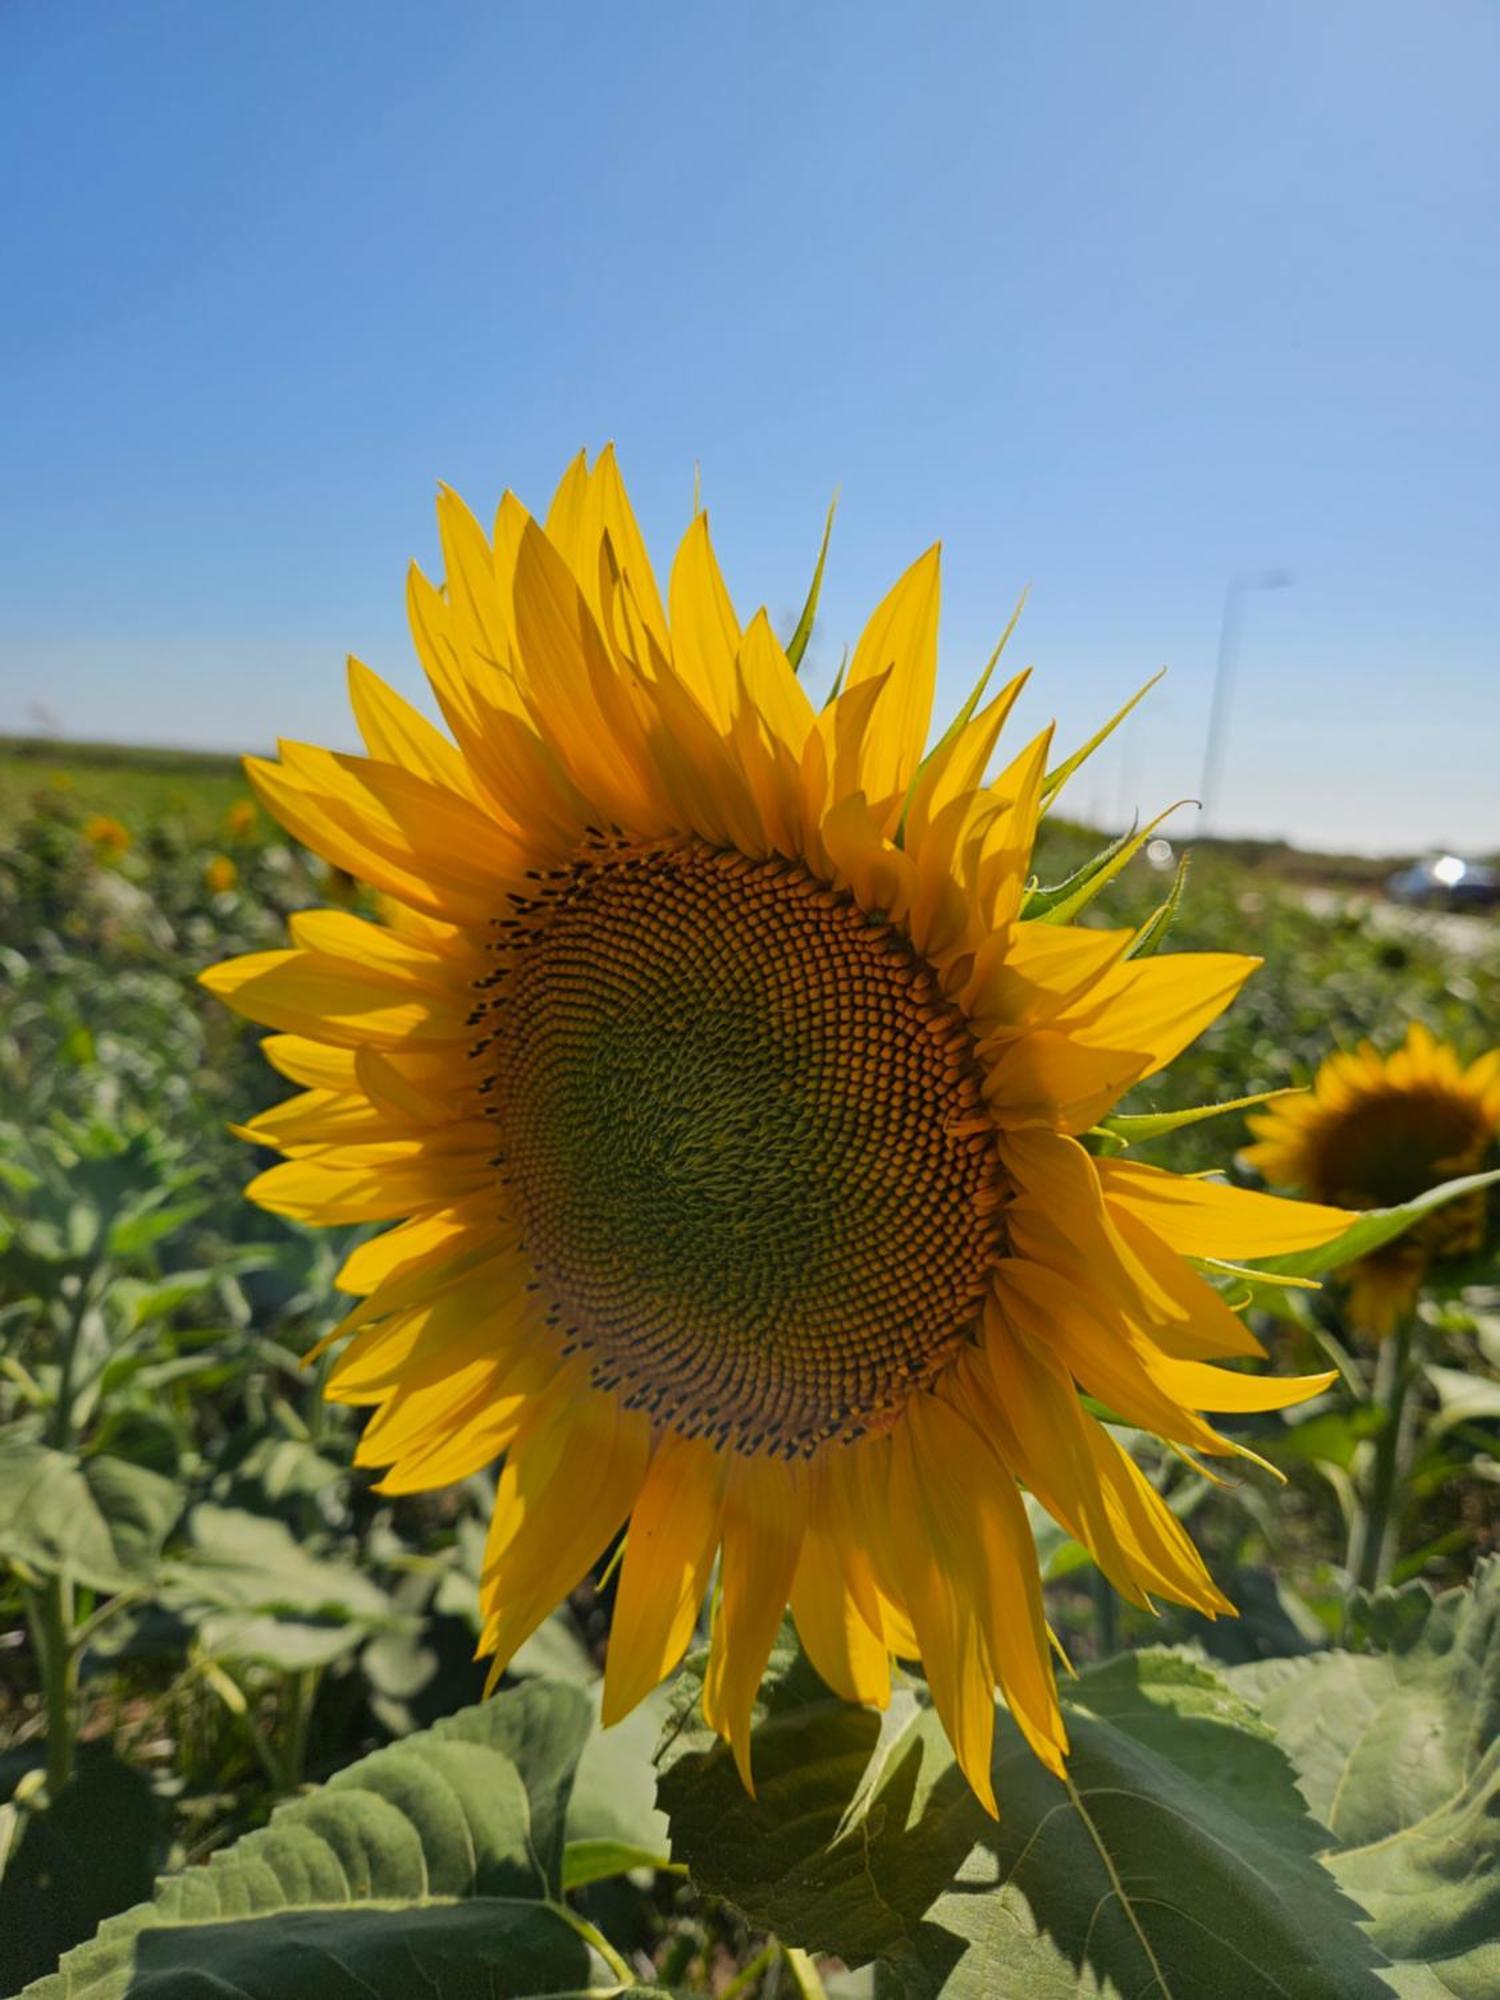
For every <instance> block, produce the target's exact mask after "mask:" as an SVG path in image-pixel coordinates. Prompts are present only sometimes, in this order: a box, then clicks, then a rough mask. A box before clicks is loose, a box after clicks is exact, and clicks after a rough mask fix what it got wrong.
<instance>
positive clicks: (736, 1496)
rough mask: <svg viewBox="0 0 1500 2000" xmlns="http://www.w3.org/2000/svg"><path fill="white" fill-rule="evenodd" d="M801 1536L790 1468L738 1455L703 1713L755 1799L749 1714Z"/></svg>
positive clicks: (729, 1484) (728, 1487)
mask: <svg viewBox="0 0 1500 2000" xmlns="http://www.w3.org/2000/svg"><path fill="white" fill-rule="evenodd" d="M802 1530H803V1518H802V1505H801V1501H800V1498H799V1495H798V1493H797V1490H796V1485H795V1483H794V1476H793V1472H792V1468H791V1467H790V1466H788V1465H787V1464H785V1463H784V1462H783V1461H782V1460H780V1459H776V1458H744V1457H737V1458H736V1459H735V1461H734V1462H733V1464H732V1465H731V1466H730V1468H729V1472H728V1476H727V1478H726V1481H725V1492H724V1546H723V1553H722V1555H721V1557H720V1563H719V1574H720V1580H721V1581H720V1591H719V1603H718V1609H717V1613H716V1616H715V1619H714V1630H713V1648H712V1651H711V1653H710V1655H709V1662H708V1672H707V1675H706V1676H705V1678H704V1683H703V1713H704V1716H705V1717H706V1718H707V1720H708V1723H709V1726H710V1727H711V1728H713V1729H716V1730H717V1731H718V1732H719V1734H720V1735H721V1736H723V1737H725V1738H727V1739H728V1741H729V1743H730V1744H731V1745H732V1746H733V1749H734V1761H735V1764H736V1765H737V1766H738V1769H739V1773H740V1777H741V1779H742V1780H743V1781H744V1785H745V1789H746V1791H748V1792H749V1793H750V1794H751V1796H752V1797H753V1796H754V1793H755V1784H754V1780H753V1778H752V1776H751V1772H750V1712H751V1709H752V1707H753V1705H754V1702H755V1694H756V1689H757V1688H758V1687H759V1685H760V1679H761V1675H762V1674H763V1673H764V1672H765V1668H766V1661H767V1660H768V1659H769V1658H770V1656H771V1647H772V1645H773V1643H774V1642H775V1638H776V1634H777V1632H778V1631H779V1630H780V1627H781V1620H782V1615H783V1613H784V1612H785V1610H786V1605H787V1598H788V1595H789V1594H790V1591H791V1587H792V1578H793V1576H794V1575H795V1573H796V1570H797V1556H798V1551H799V1548H800V1546H801V1542H802Z"/></svg>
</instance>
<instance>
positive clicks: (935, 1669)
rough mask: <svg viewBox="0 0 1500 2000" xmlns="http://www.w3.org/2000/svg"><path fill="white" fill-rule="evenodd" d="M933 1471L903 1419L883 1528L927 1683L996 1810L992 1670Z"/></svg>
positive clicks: (975, 1781) (956, 1748)
mask: <svg viewBox="0 0 1500 2000" xmlns="http://www.w3.org/2000/svg"><path fill="white" fill-rule="evenodd" d="M927 1470H928V1468H927V1467H926V1466H925V1465H919V1464H918V1462H917V1459H916V1456H915V1448H914V1443H913V1432H912V1426H911V1423H910V1422H909V1421H906V1420H904V1421H903V1422H901V1423H899V1424H898V1425H897V1426H896V1429H895V1431H894V1432H893V1434H892V1436H891V1441H890V1484H889V1491H888V1500H887V1506H886V1509H885V1511H884V1512H883V1513H882V1515H881V1517H880V1521H879V1527H878V1532H879V1534H880V1536H881V1538H882V1541H883V1544H884V1546H885V1547H886V1548H887V1550H888V1552H889V1556H890V1560H891V1563H892V1567H893V1569H894V1571H895V1573H896V1575H897V1577H898V1579H899V1582H900V1586H901V1592H902V1595H903V1597H904V1598H905V1600H906V1605H907V1608H908V1610H909V1611H910V1613H911V1620H912V1624H913V1626H914V1627H915V1628H916V1637H917V1643H918V1645H919V1646H920V1647H921V1651H922V1667H923V1671H924V1672H925V1673H926V1675H927V1685H928V1687H929V1688H930V1689H931V1691H932V1699H933V1703H934V1705H935V1707H936V1709H937V1712H938V1714H939V1716H940V1717H941V1719H942V1724H943V1728H944V1730H945V1731H946V1732H947V1736H948V1741H949V1742H950V1743H951V1744H952V1745H953V1754H954V1756H955V1757H956V1758H957V1759H958V1764H959V1768H960V1769H961V1770H962V1772H963V1774H964V1776H965V1777H966V1778H967V1779H968V1781H969V1783H970V1785H971V1786H972V1787H973V1790H974V1794H975V1796H976V1797H977V1798H978V1800H979V1802H980V1804H981V1805H982V1806H984V1808H985V1810H986V1811H987V1812H989V1813H994V1812H995V1810H996V1807H995V1788H994V1783H993V1780H992V1778H991V1776H990V1751H991V1746H992V1744H993V1741H994V1733H995V1693H994V1679H995V1676H994V1670H993V1668H992V1666H991V1664H990V1660H989V1654H988V1651H987V1647H986V1638H985V1632H984V1627H983V1622H982V1620H981V1617H980V1613H979V1610H978V1607H977V1606H976V1604H975V1601H974V1596H973V1594H972V1591H971V1590H970V1588H969V1587H968V1583H969V1579H968V1578H967V1577H964V1578H956V1577H955V1576H954V1575H953V1574H952V1572H951V1570H950V1568H949V1567H948V1562H949V1559H950V1558H951V1556H952V1554H953V1551H952V1550H951V1549H950V1547H949V1546H948V1545H947V1542H946V1539H945V1537H944V1534H943V1526H942V1523H941V1522H940V1520H939V1519H937V1518H935V1515H934V1509H933V1506H932V1504H931V1503H930V1500H929V1494H928V1490H927V1484H926V1473H927Z"/></svg>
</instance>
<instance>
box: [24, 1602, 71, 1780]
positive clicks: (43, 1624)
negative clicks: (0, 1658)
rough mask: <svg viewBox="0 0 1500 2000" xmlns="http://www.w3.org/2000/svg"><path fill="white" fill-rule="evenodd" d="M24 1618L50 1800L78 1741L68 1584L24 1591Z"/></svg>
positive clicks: (66, 1775)
mask: <svg viewBox="0 0 1500 2000" xmlns="http://www.w3.org/2000/svg"><path fill="white" fill-rule="evenodd" d="M26 1609H27V1615H28V1618H29V1620H30V1623H31V1633H32V1640H33V1643H34V1644H35V1646H36V1652H37V1665H38V1667H39V1668H40V1670H41V1677H42V1699H43V1702H44V1703H45V1706H46V1713H47V1793H48V1796H49V1798H51V1799H52V1800H53V1802H54V1803H55V1802H56V1799H57V1796H58V1794H59V1792H61V1790H62V1788H63V1786H64V1785H66V1784H67V1782H68V1780H69V1779H70V1778H71V1777H72V1775H73V1763H74V1754H73V1753H74V1745H75V1743H76V1741H77V1737H78V1647H77V1644H76V1642H75V1640H74V1636H73V1630H72V1625H73V1586H72V1584H71V1583H69V1582H68V1581H67V1580H66V1579H65V1578H63V1577H60V1576H54V1577H49V1578H48V1579H47V1581H46V1583H45V1584H44V1585H43V1586H42V1588H41V1590H40V1591H37V1592H28V1593H27V1605H26Z"/></svg>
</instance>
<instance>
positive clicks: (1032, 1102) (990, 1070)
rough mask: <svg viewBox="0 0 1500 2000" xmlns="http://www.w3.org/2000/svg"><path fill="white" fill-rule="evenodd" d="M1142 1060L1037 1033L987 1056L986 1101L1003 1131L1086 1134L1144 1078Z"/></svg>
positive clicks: (1050, 1032)
mask: <svg viewBox="0 0 1500 2000" xmlns="http://www.w3.org/2000/svg"><path fill="white" fill-rule="evenodd" d="M1145 1064H1146V1057H1145V1056H1144V1055H1138V1054H1134V1053H1131V1052H1129V1051H1127V1052H1126V1053H1124V1054H1122V1053H1121V1052H1120V1051H1119V1050H1118V1049H1095V1048H1088V1047H1086V1046H1084V1045H1083V1044H1081V1043H1078V1042H1075V1041H1073V1040H1071V1039H1070V1038H1069V1037H1068V1036H1067V1035H1064V1034H1060V1033H1058V1032H1057V1031H1056V1030H1055V1029H1052V1028H1036V1029H1034V1030H1033V1031H1032V1032H1031V1033H1029V1034H1022V1035H1019V1036H1017V1037H1016V1038H1015V1040H1013V1041H1007V1042H1004V1043H1002V1044H1001V1045H1000V1046H999V1047H998V1048H987V1049H986V1051H985V1069H986V1072H987V1074H986V1077H985V1084H984V1096H985V1102H986V1103H987V1104H988V1105H989V1107H990V1110H991V1112H992V1113H993V1115H994V1119H995V1123H996V1125H997V1126H999V1127H1000V1129H1001V1130H1002V1131H1012V1130H1015V1129H1017V1128H1019V1127H1024V1126H1028V1125H1040V1126H1044V1127H1045V1128H1046V1129H1047V1130H1048V1131H1052V1132H1073V1133H1076V1132H1086V1131H1087V1130H1088V1129H1089V1127H1090V1126H1091V1125H1097V1124H1098V1122H1099V1120H1100V1119H1101V1118H1102V1117H1103V1116H1104V1115H1105V1113H1106V1112H1107V1111H1108V1110H1109V1108H1110V1106H1111V1105H1113V1104H1115V1103H1117V1102H1118V1100H1119V1099H1120V1098H1121V1097H1122V1096H1123V1095H1124V1093H1125V1092H1126V1091H1127V1090H1128V1089H1129V1088H1130V1086H1131V1084H1133V1083H1134V1082H1135V1081H1136V1080H1137V1079H1138V1078H1139V1077H1140V1076H1141V1074H1142V1072H1143V1070H1144V1067H1145Z"/></svg>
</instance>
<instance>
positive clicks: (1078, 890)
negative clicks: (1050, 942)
mask: <svg viewBox="0 0 1500 2000" xmlns="http://www.w3.org/2000/svg"><path fill="white" fill-rule="evenodd" d="M1189 803H1191V802H1190V801H1189V800H1187V799H1177V800H1176V801H1175V802H1174V803H1173V804H1172V805H1169V806H1168V807H1167V808H1166V811H1165V812H1159V813H1158V814H1157V815H1156V818H1155V819H1153V820H1148V821H1147V823H1146V824H1145V825H1144V826H1143V827H1141V828H1140V830H1139V831H1138V832H1136V831H1131V832H1129V833H1122V834H1121V835H1120V837H1119V839H1118V840H1112V841H1111V842H1110V844H1109V846H1108V847H1106V848H1104V849H1102V850H1101V851H1100V852H1099V853H1098V854H1096V855H1095V856H1094V857H1093V859H1092V860H1090V861H1085V862H1084V864H1083V866H1082V867H1081V868H1078V869H1075V870H1074V872H1073V873H1072V874H1071V875H1070V876H1069V877H1068V879H1067V880H1066V881H1065V882H1059V883H1058V884H1057V886H1056V887H1055V888H1051V889H1037V890H1035V891H1033V892H1032V893H1031V894H1030V895H1029V896H1028V897H1027V899H1026V902H1025V904H1024V905H1023V907H1022V910H1021V915H1022V917H1023V918H1027V919H1036V920H1038V921H1040V922H1041V923H1044V924H1070V923H1071V922H1072V921H1073V919H1074V918H1075V917H1076V916H1077V915H1078V913H1079V912H1080V911H1081V910H1085V909H1087V908H1088V906H1089V904H1090V903H1092V902H1093V900H1094V898H1095V897H1096V896H1097V895H1098V894H1099V892H1100V891H1101V890H1102V889H1106V888H1108V886H1109V884H1110V883H1111V882H1113V881H1114V879H1115V877H1116V876H1117V875H1118V874H1119V873H1120V872H1121V870H1122V869H1124V868H1127V867H1128V866H1129V865H1130V863H1131V862H1132V861H1134V859H1135V857H1136V856H1137V855H1138V854H1139V853H1140V851H1141V849H1142V848H1143V847H1144V846H1145V844H1146V842H1147V841H1148V840H1149V839H1150V838H1151V836H1152V834H1153V833H1155V831H1156V829H1157V828H1158V827H1159V826H1160V825H1161V823H1162V821H1163V820H1164V819H1168V818H1170V816H1171V815H1172V814H1173V813H1174V812H1176V811H1177V808H1178V806H1184V805H1188V804H1189Z"/></svg>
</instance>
